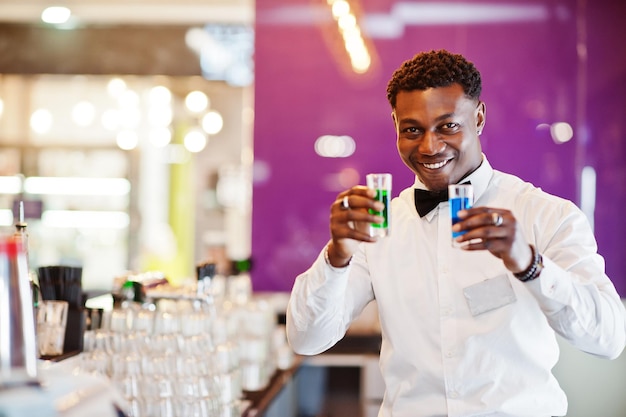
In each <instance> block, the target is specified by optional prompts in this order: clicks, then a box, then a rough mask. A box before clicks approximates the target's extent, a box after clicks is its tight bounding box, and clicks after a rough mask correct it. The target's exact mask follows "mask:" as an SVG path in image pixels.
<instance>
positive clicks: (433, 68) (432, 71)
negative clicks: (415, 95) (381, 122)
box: [387, 49, 482, 108]
mask: <svg viewBox="0 0 626 417" xmlns="http://www.w3.org/2000/svg"><path fill="white" fill-rule="evenodd" d="M455 83H458V84H460V85H461V86H462V87H463V91H464V92H465V95H467V96H468V97H469V98H473V99H476V100H478V99H479V98H480V92H481V90H482V83H481V79H480V72H478V70H477V69H476V67H475V66H474V64H473V63H471V62H469V61H468V60H467V59H465V57H464V56H463V55H459V54H453V53H450V52H448V51H446V50H444V49H441V50H439V51H434V50H433V51H430V52H421V53H419V54H417V55H415V56H414V57H413V58H412V59H409V60H408V61H405V62H403V63H402V65H401V66H400V68H398V69H397V70H396V71H395V72H394V73H393V76H392V77H391V80H389V83H388V84H387V100H389V104H391V107H392V108H395V107H396V96H397V95H398V93H399V92H400V91H412V90H426V89H428V88H436V87H447V86H449V85H452V84H455Z"/></svg>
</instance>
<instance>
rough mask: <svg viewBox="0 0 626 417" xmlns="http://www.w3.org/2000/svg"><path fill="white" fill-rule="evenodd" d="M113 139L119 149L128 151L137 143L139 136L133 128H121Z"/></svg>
mask: <svg viewBox="0 0 626 417" xmlns="http://www.w3.org/2000/svg"><path fill="white" fill-rule="evenodd" d="M115 141H116V143H117V146H118V147H119V148H120V149H122V150H125V151H130V150H132V149H135V148H136V147H137V145H138V144H139V137H138V136H137V132H135V131H134V130H122V131H120V132H119V133H118V134H117V137H116V138H115Z"/></svg>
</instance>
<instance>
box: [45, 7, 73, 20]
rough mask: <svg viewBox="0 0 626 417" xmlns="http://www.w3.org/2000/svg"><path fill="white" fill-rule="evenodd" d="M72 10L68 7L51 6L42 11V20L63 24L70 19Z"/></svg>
mask: <svg viewBox="0 0 626 417" xmlns="http://www.w3.org/2000/svg"><path fill="white" fill-rule="evenodd" d="M71 15H72V12H71V11H70V9H68V8H67V7H62V6H51V7H47V8H45V9H44V11H43V12H41V20H42V21H43V22H44V23H50V24H61V23H66V22H67V21H69V20H70V16H71Z"/></svg>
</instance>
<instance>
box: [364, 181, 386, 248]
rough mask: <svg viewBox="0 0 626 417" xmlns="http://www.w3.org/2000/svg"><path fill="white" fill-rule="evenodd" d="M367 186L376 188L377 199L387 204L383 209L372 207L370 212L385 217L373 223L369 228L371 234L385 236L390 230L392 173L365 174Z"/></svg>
mask: <svg viewBox="0 0 626 417" xmlns="http://www.w3.org/2000/svg"><path fill="white" fill-rule="evenodd" d="M365 179H366V182H367V187H368V188H373V189H374V190H376V197H375V199H376V200H378V201H380V202H381V203H383V204H384V205H385V208H384V209H383V211H376V210H372V209H370V214H374V215H376V216H382V217H384V219H385V220H384V221H383V222H382V223H371V224H370V228H369V233H370V236H372V237H374V236H378V237H385V236H389V232H390V225H391V222H390V217H389V214H390V205H389V203H390V201H391V174H367V175H366V176H365Z"/></svg>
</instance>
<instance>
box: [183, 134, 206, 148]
mask: <svg viewBox="0 0 626 417" xmlns="http://www.w3.org/2000/svg"><path fill="white" fill-rule="evenodd" d="M183 141H184V144H185V148H186V149H187V150H188V151H189V152H193V153H197V152H200V151H202V150H203V149H204V148H205V146H206V144H207V137H206V135H205V134H204V133H203V132H202V131H201V130H199V129H192V130H190V131H189V132H187V134H186V135H185V138H184V139H183Z"/></svg>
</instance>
